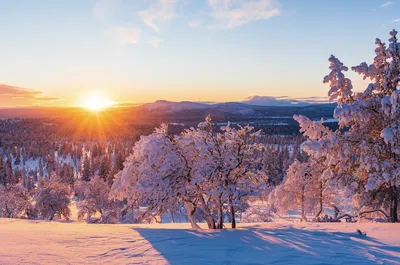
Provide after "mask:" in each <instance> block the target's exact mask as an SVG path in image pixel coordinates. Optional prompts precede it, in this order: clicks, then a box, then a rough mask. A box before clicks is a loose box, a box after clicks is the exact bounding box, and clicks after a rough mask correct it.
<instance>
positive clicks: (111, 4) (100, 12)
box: [93, 0, 120, 20]
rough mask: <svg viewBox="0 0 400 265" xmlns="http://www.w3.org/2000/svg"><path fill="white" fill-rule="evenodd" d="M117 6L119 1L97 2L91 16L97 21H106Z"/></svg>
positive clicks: (105, 0) (100, 0)
mask: <svg viewBox="0 0 400 265" xmlns="http://www.w3.org/2000/svg"><path fill="white" fill-rule="evenodd" d="M119 4H120V1H119V0H99V1H97V2H95V4H94V6H93V15H94V17H95V18H97V19H98V20H104V19H107V18H108V17H110V16H111V15H112V14H113V13H114V12H115V11H116V10H117V9H118V6H119Z"/></svg>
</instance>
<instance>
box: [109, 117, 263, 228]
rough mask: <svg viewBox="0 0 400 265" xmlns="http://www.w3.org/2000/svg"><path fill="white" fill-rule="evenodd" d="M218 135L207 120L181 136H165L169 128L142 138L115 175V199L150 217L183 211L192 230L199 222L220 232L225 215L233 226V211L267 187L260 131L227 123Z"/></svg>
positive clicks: (113, 192)
mask: <svg viewBox="0 0 400 265" xmlns="http://www.w3.org/2000/svg"><path fill="white" fill-rule="evenodd" d="M221 130H222V132H221V133H215V132H213V130H212V126H211V118H210V117H207V118H206V120H205V122H202V123H200V124H199V125H198V127H197V128H190V129H188V130H185V131H184V132H183V133H182V134H180V135H176V136H171V135H169V134H168V127H167V125H161V127H160V128H158V129H156V131H155V132H154V133H153V134H151V135H149V136H142V137H141V139H140V140H139V141H138V142H137V143H136V144H135V146H134V148H133V154H132V155H130V156H129V157H128V158H127V160H126V162H125V164H124V169H123V170H122V171H121V172H119V173H118V174H117V175H116V178H115V181H114V184H113V186H112V194H113V197H114V198H118V199H124V198H127V199H128V202H129V203H130V204H131V205H133V206H134V207H136V208H139V207H142V206H144V207H145V208H146V211H145V213H146V214H148V215H153V216H155V215H161V214H165V213H173V212H176V211H178V210H179V209H180V208H181V207H182V206H183V207H184V208H185V209H186V214H187V217H188V219H189V221H190V222H191V224H192V227H194V228H198V225H197V224H196V220H198V219H201V220H205V221H206V222H207V224H208V226H209V227H210V228H222V227H223V219H224V214H225V213H229V219H230V221H231V223H232V227H235V226H236V224H235V218H234V216H235V213H236V211H243V210H244V209H245V208H246V207H247V203H246V198H247V197H248V196H250V195H252V194H255V193H256V192H257V191H259V189H260V188H261V187H262V186H263V184H264V183H266V176H265V174H263V173H262V172H261V170H260V169H261V165H262V159H261V158H262V152H263V146H262V145H260V144H256V143H255V138H256V137H257V135H258V134H259V132H255V131H254V128H252V127H250V126H245V127H240V126H239V127H238V128H232V127H231V126H230V125H229V124H228V126H226V127H223V128H221Z"/></svg>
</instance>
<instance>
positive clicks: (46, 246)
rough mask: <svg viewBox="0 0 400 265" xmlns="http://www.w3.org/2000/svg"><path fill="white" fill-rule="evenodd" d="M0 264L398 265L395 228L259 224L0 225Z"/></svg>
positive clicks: (399, 230) (399, 239)
mask: <svg viewBox="0 0 400 265" xmlns="http://www.w3.org/2000/svg"><path fill="white" fill-rule="evenodd" d="M357 229H361V230H362V231H366V233H367V236H361V235H358V234H357V233H356V230H357ZM0 264H2V265H3V264H400V225H399V224H376V223H365V224H345V223H341V224H340V223H333V224H303V223H264V224H252V225H242V226H241V227H240V228H239V229H237V230H235V231H233V230H229V229H227V230H223V231H207V230H204V231H195V230H191V229H188V225H187V224H164V225H89V224H85V223H79V222H71V223H60V222H45V221H28V220H16V219H0Z"/></svg>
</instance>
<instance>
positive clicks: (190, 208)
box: [185, 202, 200, 229]
mask: <svg viewBox="0 0 400 265" xmlns="http://www.w3.org/2000/svg"><path fill="white" fill-rule="evenodd" d="M185 209H186V213H187V215H188V218H189V222H190V224H191V225H192V228H194V229H200V226H199V225H198V224H197V223H196V220H195V219H194V213H195V212H196V207H195V206H194V205H193V204H190V203H188V202H185Z"/></svg>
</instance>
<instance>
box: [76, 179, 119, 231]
mask: <svg viewBox="0 0 400 265" xmlns="http://www.w3.org/2000/svg"><path fill="white" fill-rule="evenodd" d="M85 184H86V185H84V187H83V194H82V198H81V201H79V202H78V203H77V208H78V219H79V220H83V219H86V221H87V222H88V223H108V224H109V223H117V222H118V215H119V210H120V203H119V202H117V201H111V200H109V199H108V196H109V192H110V187H109V186H108V184H107V182H105V181H104V180H103V179H102V178H101V177H99V176H96V177H94V178H92V179H91V180H90V181H89V182H86V183H85ZM97 217H98V218H97Z"/></svg>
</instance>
